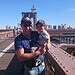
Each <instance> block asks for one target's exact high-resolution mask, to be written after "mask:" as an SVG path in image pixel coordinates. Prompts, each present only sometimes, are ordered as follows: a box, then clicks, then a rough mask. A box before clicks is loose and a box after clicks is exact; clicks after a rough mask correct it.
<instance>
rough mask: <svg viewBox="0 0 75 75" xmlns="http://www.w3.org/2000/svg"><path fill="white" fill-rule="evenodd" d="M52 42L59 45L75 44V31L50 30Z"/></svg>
mask: <svg viewBox="0 0 75 75" xmlns="http://www.w3.org/2000/svg"><path fill="white" fill-rule="evenodd" d="M48 32H49V33H50V36H51V39H52V40H57V41H58V42H59V43H67V44H75V29H56V30H54V29H48Z"/></svg>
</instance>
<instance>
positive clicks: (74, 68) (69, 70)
mask: <svg viewBox="0 0 75 75" xmlns="http://www.w3.org/2000/svg"><path fill="white" fill-rule="evenodd" d="M48 53H49V55H51V56H52V58H53V59H54V61H56V63H57V64H58V65H59V67H60V68H61V69H62V70H63V72H64V75H75V58H74V57H73V56H72V55H70V54H68V53H67V52H65V51H64V50H62V49H61V48H59V47H58V46H57V45H55V44H52V46H51V48H50V49H49V51H48ZM55 65H56V64H55ZM61 75H63V74H61Z"/></svg>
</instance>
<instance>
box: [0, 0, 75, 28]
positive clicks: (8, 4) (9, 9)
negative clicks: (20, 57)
mask: <svg viewBox="0 0 75 75" xmlns="http://www.w3.org/2000/svg"><path fill="white" fill-rule="evenodd" d="M33 4H34V6H35V8H36V11H37V18H38V19H43V20H45V22H46V23H47V24H49V25H57V26H58V25H60V24H67V25H70V26H71V27H73V28H75V0H0V28H4V27H6V25H8V26H11V27H13V26H18V24H19V23H20V20H21V18H22V12H29V11H31V8H32V6H33Z"/></svg>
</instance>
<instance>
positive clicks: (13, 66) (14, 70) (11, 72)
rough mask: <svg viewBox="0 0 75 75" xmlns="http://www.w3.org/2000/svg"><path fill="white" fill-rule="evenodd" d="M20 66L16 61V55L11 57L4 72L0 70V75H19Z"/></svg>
mask: <svg viewBox="0 0 75 75" xmlns="http://www.w3.org/2000/svg"><path fill="white" fill-rule="evenodd" d="M20 67H21V65H20V63H19V62H18V61H17V58H16V55H15V56H14V57H13V59H12V60H11V62H10V63H9V65H8V67H7V69H6V70H0V75H21V71H20V69H21V68H20Z"/></svg>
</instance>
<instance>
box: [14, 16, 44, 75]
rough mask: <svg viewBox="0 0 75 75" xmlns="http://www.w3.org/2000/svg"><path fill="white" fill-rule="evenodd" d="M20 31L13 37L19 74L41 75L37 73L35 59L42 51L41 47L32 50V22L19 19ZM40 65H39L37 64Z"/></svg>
mask: <svg viewBox="0 0 75 75" xmlns="http://www.w3.org/2000/svg"><path fill="white" fill-rule="evenodd" d="M21 28H22V32H21V34H19V35H18V36H17V37H16V38H15V44H14V45H15V50H16V55H17V59H18V61H19V62H20V64H21V69H20V70H21V75H42V74H41V73H40V74H39V73H38V69H37V66H36V59H37V58H38V56H40V55H42V54H43V53H44V51H43V48H42V47H40V48H38V49H37V50H35V51H33V50H32V41H31V40H32V39H31V37H32V22H31V20H30V19H29V18H28V17H27V18H22V20H21ZM39 66H40V65H39Z"/></svg>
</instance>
